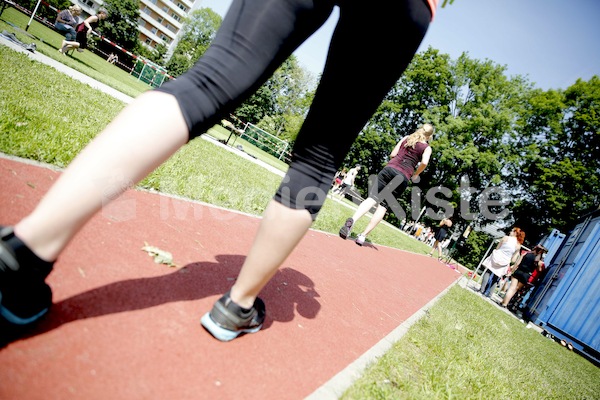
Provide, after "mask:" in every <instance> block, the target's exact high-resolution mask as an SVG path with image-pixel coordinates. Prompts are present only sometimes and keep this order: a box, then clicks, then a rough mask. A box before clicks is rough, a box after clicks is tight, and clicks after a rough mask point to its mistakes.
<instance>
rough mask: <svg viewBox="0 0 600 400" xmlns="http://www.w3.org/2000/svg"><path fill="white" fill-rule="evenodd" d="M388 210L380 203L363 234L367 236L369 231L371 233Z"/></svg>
mask: <svg viewBox="0 0 600 400" xmlns="http://www.w3.org/2000/svg"><path fill="white" fill-rule="evenodd" d="M373 202H375V200H373ZM386 212H387V209H386V208H385V207H384V206H382V205H378V206H377V209H376V210H375V213H374V214H373V218H371V220H370V221H369V223H368V224H367V227H366V228H365V230H364V231H363V233H362V235H363V236H367V235H368V234H369V233H371V231H372V230H373V229H375V227H376V226H377V225H378V224H379V223H380V222H381V220H382V219H383V217H385V213H386Z"/></svg>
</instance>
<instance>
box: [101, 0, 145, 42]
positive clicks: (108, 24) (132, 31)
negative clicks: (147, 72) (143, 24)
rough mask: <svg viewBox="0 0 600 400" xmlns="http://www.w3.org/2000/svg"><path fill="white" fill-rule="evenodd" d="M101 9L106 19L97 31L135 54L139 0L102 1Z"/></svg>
mask: <svg viewBox="0 0 600 400" xmlns="http://www.w3.org/2000/svg"><path fill="white" fill-rule="evenodd" d="M103 7H104V8H105V9H106V10H107V11H108V17H107V18H106V20H104V21H102V22H101V24H102V27H101V28H99V30H100V31H101V32H102V35H103V36H106V37H107V38H109V39H110V40H111V41H112V42H115V43H117V44H118V45H120V46H122V47H124V48H126V49H128V50H129V51H133V52H136V51H137V50H138V49H139V48H140V47H141V43H140V41H139V28H138V18H139V16H140V2H139V0H104V5H103Z"/></svg>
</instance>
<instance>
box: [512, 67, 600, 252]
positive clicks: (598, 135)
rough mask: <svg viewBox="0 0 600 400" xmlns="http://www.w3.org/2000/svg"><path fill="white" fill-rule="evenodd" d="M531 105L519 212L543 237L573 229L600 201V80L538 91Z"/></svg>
mask: <svg viewBox="0 0 600 400" xmlns="http://www.w3.org/2000/svg"><path fill="white" fill-rule="evenodd" d="M527 104H528V108H527V113H526V114H524V116H523V121H524V122H523V126H524V131H525V132H526V135H524V138H523V140H522V143H523V147H524V148H525V149H529V150H531V151H530V152H529V153H527V154H526V155H523V156H522V158H523V164H522V174H521V177H522V179H521V182H520V186H521V187H522V188H523V192H522V198H521V200H520V201H519V202H518V204H517V205H516V207H515V209H514V213H515V214H516V216H517V218H518V220H519V221H520V224H521V225H523V226H527V229H529V232H531V233H533V234H534V235H535V236H534V237H535V239H536V240H539V239H540V238H541V237H542V236H543V235H544V234H546V233H548V232H549V231H550V230H551V229H553V228H554V229H558V230H560V231H563V232H567V231H568V230H569V229H571V228H573V227H574V225H575V224H576V223H577V222H578V220H579V219H580V218H581V217H582V215H583V214H585V213H586V212H587V211H590V210H592V209H594V208H597V207H598V205H599V204H600V197H599V196H600V195H599V194H600V179H599V173H600V161H599V160H598V154H600V117H599V115H600V79H599V78H598V77H597V76H594V77H592V78H591V79H590V81H588V82H584V81H582V80H577V82H576V83H575V84H574V85H572V86H570V87H569V88H568V89H567V90H566V91H564V92H562V91H553V90H551V91H548V92H542V91H536V92H534V93H533V94H532V96H531V98H530V99H529V102H528V103H527ZM521 153H523V151H521ZM524 229H525V228H524Z"/></svg>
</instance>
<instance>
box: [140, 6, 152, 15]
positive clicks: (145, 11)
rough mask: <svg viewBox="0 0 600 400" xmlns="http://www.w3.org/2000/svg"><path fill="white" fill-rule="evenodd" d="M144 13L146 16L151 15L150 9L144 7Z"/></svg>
mask: <svg viewBox="0 0 600 400" xmlns="http://www.w3.org/2000/svg"><path fill="white" fill-rule="evenodd" d="M142 11H143V12H144V14H148V15H150V9H149V8H148V7H144V9H143V10H142Z"/></svg>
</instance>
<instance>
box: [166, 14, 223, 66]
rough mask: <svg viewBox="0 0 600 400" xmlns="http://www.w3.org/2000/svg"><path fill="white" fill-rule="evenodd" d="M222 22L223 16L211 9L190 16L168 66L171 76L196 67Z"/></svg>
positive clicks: (182, 29)
mask: <svg viewBox="0 0 600 400" xmlns="http://www.w3.org/2000/svg"><path fill="white" fill-rule="evenodd" d="M221 22H222V18H221V16H220V15H219V14H217V13H215V12H214V11H213V10H211V9H210V8H200V9H198V10H195V11H192V12H191V13H190V14H189V16H188V18H187V19H186V21H185V23H184V24H183V27H182V28H181V32H180V37H179V41H178V42H177V46H176V47H175V49H174V50H173V54H172V56H171V58H170V60H169V61H168V62H167V65H166V68H167V70H168V71H169V73H170V74H171V75H173V76H179V75H181V74H182V73H184V72H185V71H187V70H188V69H190V68H191V67H192V65H194V63H195V62H196V61H197V60H198V58H200V56H201V55H202V54H204V52H205V51H206V49H207V48H208V46H210V43H211V42H212V40H213V39H214V37H215V34H216V32H217V28H218V27H219V26H220V25H221Z"/></svg>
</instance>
